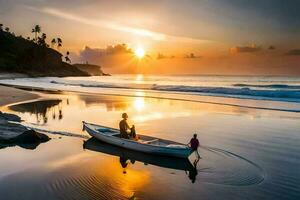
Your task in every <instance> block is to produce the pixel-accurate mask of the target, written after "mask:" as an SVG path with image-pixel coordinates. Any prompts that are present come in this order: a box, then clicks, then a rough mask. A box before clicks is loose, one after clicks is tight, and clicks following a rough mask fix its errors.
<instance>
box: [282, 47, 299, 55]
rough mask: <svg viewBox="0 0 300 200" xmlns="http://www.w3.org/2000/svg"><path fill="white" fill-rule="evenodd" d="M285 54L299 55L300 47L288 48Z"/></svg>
mask: <svg viewBox="0 0 300 200" xmlns="http://www.w3.org/2000/svg"><path fill="white" fill-rule="evenodd" d="M285 55H288V56H300V49H292V50H289V51H288V52H287V53H286V54H285Z"/></svg>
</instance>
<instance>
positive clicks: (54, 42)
mask: <svg viewBox="0 0 300 200" xmlns="http://www.w3.org/2000/svg"><path fill="white" fill-rule="evenodd" d="M55 44H56V39H55V38H53V39H52V40H51V48H53V47H54V45H55Z"/></svg>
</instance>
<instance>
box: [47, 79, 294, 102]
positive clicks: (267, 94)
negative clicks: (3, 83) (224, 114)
mask: <svg viewBox="0 0 300 200" xmlns="http://www.w3.org/2000/svg"><path fill="white" fill-rule="evenodd" d="M51 83H53V84H62V85H70V86H80V87H93V88H95V87H96V88H97V87H98V88H117V89H143V90H153V91H164V92H180V93H193V94H199V95H209V96H219V97H239V98H245V99H260V100H263V99H266V100H280V101H289V102H300V86H291V85H279V84H273V85H250V84H235V85H234V87H210V86H209V87H202V86H186V85H157V84H151V85H149V84H148V85H147V84H142V85H139V84H134V85H133V84H131V85H129V84H128V85H127V84H123V85H120V84H107V83H99V82H97V83H72V82H59V81H51ZM245 86H248V87H245ZM251 87H259V88H265V89H255V88H251ZM298 88H299V89H298ZM289 89H293V90H289Z"/></svg>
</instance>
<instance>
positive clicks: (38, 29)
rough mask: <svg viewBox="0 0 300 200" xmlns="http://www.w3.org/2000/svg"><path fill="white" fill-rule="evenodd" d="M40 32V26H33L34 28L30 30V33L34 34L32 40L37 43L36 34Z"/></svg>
mask: <svg viewBox="0 0 300 200" xmlns="http://www.w3.org/2000/svg"><path fill="white" fill-rule="evenodd" d="M41 31H42V28H41V26H40V25H35V26H34V28H33V29H32V30H31V32H32V33H34V40H35V42H37V39H38V34H39V33H40V32H41Z"/></svg>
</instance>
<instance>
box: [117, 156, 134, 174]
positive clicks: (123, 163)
mask: <svg viewBox="0 0 300 200" xmlns="http://www.w3.org/2000/svg"><path fill="white" fill-rule="evenodd" d="M129 162H130V163H131V164H134V163H135V160H133V159H129V158H128V157H127V156H126V155H125V153H122V156H120V164H121V166H122V168H123V174H126V173H127V172H126V168H127V166H128V164H129Z"/></svg>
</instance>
